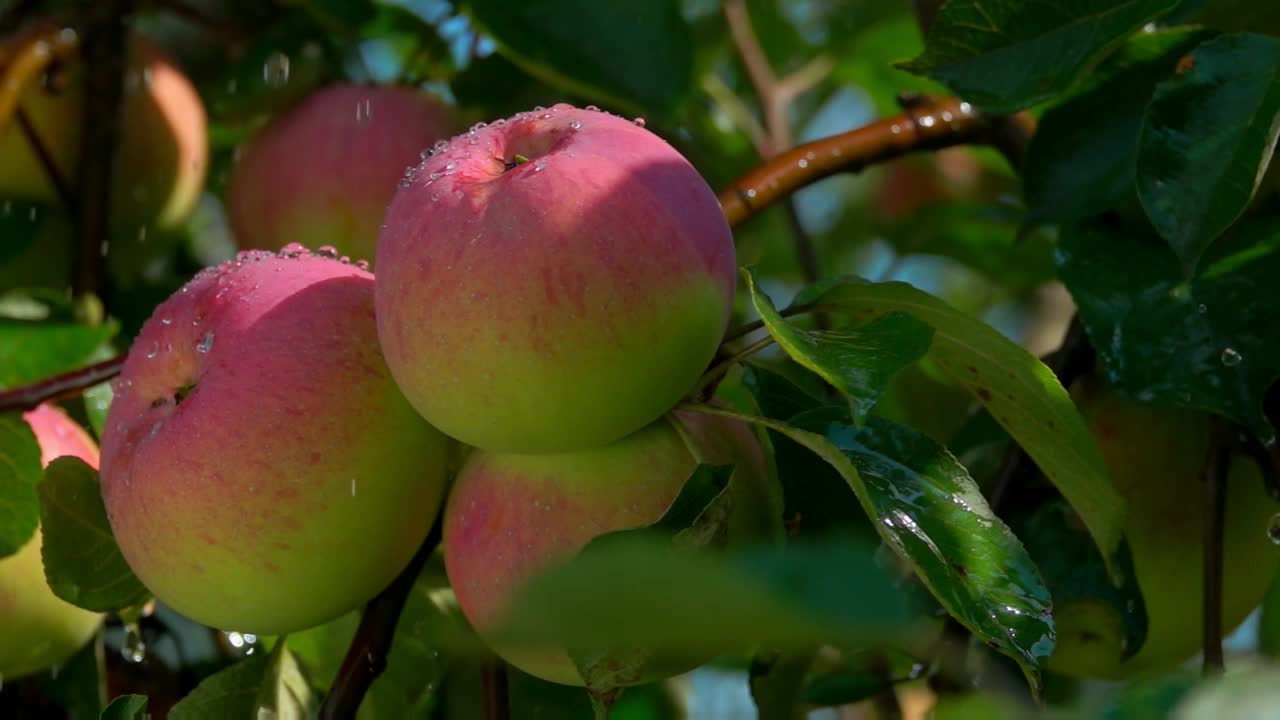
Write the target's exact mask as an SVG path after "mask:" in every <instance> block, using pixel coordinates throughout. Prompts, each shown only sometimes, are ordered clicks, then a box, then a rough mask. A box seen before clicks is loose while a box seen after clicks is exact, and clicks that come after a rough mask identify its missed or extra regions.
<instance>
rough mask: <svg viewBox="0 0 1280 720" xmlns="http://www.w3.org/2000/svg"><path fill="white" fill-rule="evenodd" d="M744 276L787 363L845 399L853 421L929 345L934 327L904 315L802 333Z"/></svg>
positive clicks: (752, 280) (857, 420) (925, 350)
mask: <svg viewBox="0 0 1280 720" xmlns="http://www.w3.org/2000/svg"><path fill="white" fill-rule="evenodd" d="M744 277H745V278H746V281H747V289H748V292H750V293H751V301H752V304H753V305H754V306H755V309H756V312H758V313H760V317H761V318H762V319H763V320H764V323H765V326H766V327H767V328H769V334H770V335H772V336H773V338H774V339H775V340H776V341H777V342H778V345H780V346H781V347H782V349H783V350H786V352H787V355H789V356H791V359H793V360H795V361H796V362H797V363H799V364H801V365H803V366H804V367H807V368H809V369H810V370H812V371H813V372H815V373H817V374H818V375H819V376H821V377H822V379H824V380H826V381H827V382H829V383H831V385H832V386H833V387H835V388H836V389H837V390H839V391H840V392H842V393H844V394H845V395H846V396H847V397H848V398H849V407H850V409H851V411H852V413H853V419H854V422H858V423H860V422H862V421H863V419H864V418H866V416H867V413H869V412H870V411H871V408H872V407H874V406H875V404H876V402H877V401H879V399H880V396H881V395H883V394H884V392H885V390H887V389H888V388H889V383H890V382H891V381H892V380H893V376H894V375H896V374H897V373H898V371H900V370H902V369H903V368H905V367H907V366H908V365H911V364H912V363H914V362H915V361H916V360H919V359H920V358H921V357H922V356H923V355H924V354H925V352H927V351H928V350H929V344H930V343H931V342H932V341H933V328H931V327H930V326H929V325H927V324H925V323H923V322H921V321H920V320H917V319H916V318H914V317H912V316H911V315H910V314H908V313H905V312H890V313H886V314H884V315H881V316H879V317H876V318H875V319H874V320H871V321H870V322H867V323H865V324H863V325H861V326H859V327H856V328H852V329H834V330H804V329H802V328H799V327H796V326H795V325H793V324H791V323H789V322H787V321H786V319H785V318H783V317H782V315H780V314H779V313H778V311H777V310H776V309H775V308H774V306H773V302H772V301H771V300H769V297H768V296H767V295H765V294H764V293H762V292H760V291H759V290H758V289H757V288H756V283H755V278H754V277H753V276H752V274H751V273H750V272H746V273H744Z"/></svg>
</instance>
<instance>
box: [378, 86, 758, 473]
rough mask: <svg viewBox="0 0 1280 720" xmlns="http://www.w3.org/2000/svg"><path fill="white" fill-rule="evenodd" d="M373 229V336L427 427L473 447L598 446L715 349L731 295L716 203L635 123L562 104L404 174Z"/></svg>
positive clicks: (695, 372)
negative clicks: (375, 237) (375, 275)
mask: <svg viewBox="0 0 1280 720" xmlns="http://www.w3.org/2000/svg"><path fill="white" fill-rule="evenodd" d="M385 223H386V224H385V227H384V228H383V230H382V234H381V235H380V236H379V239H378V283H377V289H376V295H377V306H378V338H379V340H380V341H381V342H382V348H383V352H385V353H386V356H387V364H388V365H389V366H390V367H391V372H392V375H394V376H395V378H396V382H398V383H399V384H400V387H401V389H403V390H404V392H405V395H406V396H408V398H409V401H410V402H412V403H413V405H414V407H416V408H417V409H418V411H419V412H421V413H422V414H423V416H424V417H425V418H427V420H429V421H430V422H431V423H432V424H433V425H435V426H436V427H438V428H440V429H441V430H442V431H444V432H445V433H448V434H449V435H452V436H453V437H456V438H458V439H459V440H461V441H463V442H465V443H467V444H469V445H474V446H476V447H481V448H485V449H488V450H495V451H506V452H525V453H534V452H562V451H569V450H581V449H584V448H590V447H598V446H601V445H605V444H607V443H610V442H613V441H615V440H618V439H620V438H622V437H624V436H626V435H628V434H630V433H633V432H635V431H637V430H639V429H640V428H642V427H644V426H645V425H647V424H648V423H650V422H652V421H653V420H656V419H657V418H658V417H660V416H661V415H662V414H663V413H664V412H666V411H667V410H668V409H669V408H670V407H672V406H673V405H674V404H675V403H676V402H677V401H678V400H679V399H680V397H681V396H682V395H684V394H685V393H687V392H688V391H689V390H690V389H691V388H692V386H693V385H694V383H695V382H696V381H697V379H698V376H699V375H700V374H701V373H702V371H703V370H704V369H705V367H706V365H707V362H708V361H709V360H710V359H711V357H712V356H713V355H714V354H715V351H716V346H717V345H718V344H719V342H720V339H721V337H722V336H723V333H724V329H725V325H726V323H727V322H728V319H729V311H730V309H731V305H732V301H733V292H734V287H735V268H734V249H733V237H732V236H731V235H730V233H729V226H728V224H727V222H726V221H725V217H724V214H723V212H722V211H721V209H720V205H719V204H718V203H717V202H716V196H715V194H714V193H713V192H712V191H711V189H710V188H709V187H708V186H707V183H706V182H705V181H704V180H703V179H702V177H701V176H699V175H698V172H697V171H696V170H695V169H694V168H693V166H692V165H690V164H689V162H688V161H687V160H685V158H684V157H683V156H681V155H680V153H679V152H677V151H676V150H675V149H674V148H672V147H671V146H670V145H668V144H667V143H666V142H664V141H663V140H662V139H661V138H659V137H658V136H657V135H654V134H653V133H651V132H649V131H648V130H645V129H644V128H643V127H641V126H639V125H637V124H634V123H632V122H631V121H628V120H624V119H622V118H619V117H616V116H614V115H609V114H607V113H603V112H599V111H594V110H580V109H577V108H573V107H570V106H568V105H557V106H555V107H552V108H549V109H546V110H538V111H535V112H531V113H521V114H518V115H516V116H515V117H513V118H511V119H510V120H506V121H500V122H496V123H493V124H491V125H488V126H486V127H478V126H477V127H476V128H473V129H472V130H471V131H470V132H468V133H465V134H463V135H460V136H458V137H456V138H454V139H453V140H451V141H449V142H448V143H447V145H441V146H440V147H439V149H438V150H437V151H436V152H435V154H434V155H432V156H431V157H428V158H427V159H426V160H425V161H424V162H423V163H422V164H421V165H419V166H418V167H417V168H415V169H414V171H413V172H412V173H411V175H410V176H409V177H407V178H406V179H405V181H404V182H403V183H402V185H401V187H400V189H399V191H398V192H397V193H396V195H395V198H394V199H393V200H392V201H391V205H390V207H388V208H387V214H386V218H385Z"/></svg>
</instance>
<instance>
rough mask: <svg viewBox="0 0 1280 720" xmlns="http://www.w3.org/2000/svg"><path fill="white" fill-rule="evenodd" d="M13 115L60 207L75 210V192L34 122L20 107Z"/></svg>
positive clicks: (69, 210) (70, 210)
mask: <svg viewBox="0 0 1280 720" xmlns="http://www.w3.org/2000/svg"><path fill="white" fill-rule="evenodd" d="M14 117H15V118H16V119H17V120H18V128H19V129H21V130H22V135H23V139H25V140H26V141H27V145H29V146H31V151H32V152H34V153H35V154H36V159H37V160H39V161H40V168H41V169H42V170H44V175H45V177H46V178H48V180H49V184H50V185H52V186H53V191H54V192H55V193H57V194H58V199H59V200H60V201H61V202H62V207H63V208H64V209H65V210H66V211H68V212H75V208H76V196H75V193H74V192H73V191H72V189H71V185H70V184H69V183H68V182H67V179H66V178H65V177H63V176H62V171H61V170H59V169H58V163H57V161H55V160H54V159H53V154H52V153H51V152H49V147H48V146H47V145H45V144H44V140H42V139H40V131H39V129H38V128H36V126H35V123H33V122H31V118H30V116H28V115H27V111H26V110H23V109H22V108H18V109H17V112H15V113H14Z"/></svg>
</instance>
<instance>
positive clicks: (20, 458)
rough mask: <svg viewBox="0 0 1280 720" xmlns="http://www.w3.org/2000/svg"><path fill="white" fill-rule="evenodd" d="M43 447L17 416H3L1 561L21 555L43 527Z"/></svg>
mask: <svg viewBox="0 0 1280 720" xmlns="http://www.w3.org/2000/svg"><path fill="white" fill-rule="evenodd" d="M39 484H40V445H39V443H37V442H36V436H35V434H34V433H32V432H31V426H30V425H27V423H26V422H25V421H24V420H23V419H22V417H21V416H19V415H17V414H5V415H0V558H2V557H5V556H7V555H12V554H14V553H16V552H18V550H19V549H21V548H22V546H24V545H26V544H27V541H28V540H30V539H31V536H32V535H34V534H35V531H36V526H37V525H39V523H40V496H39V494H38V493H37V491H36V488H37V486H39Z"/></svg>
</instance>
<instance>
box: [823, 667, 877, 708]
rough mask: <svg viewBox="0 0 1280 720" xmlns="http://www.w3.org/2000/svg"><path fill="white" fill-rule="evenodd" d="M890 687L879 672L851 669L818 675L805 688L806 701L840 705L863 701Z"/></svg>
mask: <svg viewBox="0 0 1280 720" xmlns="http://www.w3.org/2000/svg"><path fill="white" fill-rule="evenodd" d="M888 687H890V685H889V683H887V682H886V681H885V678H884V677H882V676H881V675H880V674H879V673H874V672H871V671H870V670H858V669H849V670H847V671H845V672H836V673H830V674H826V675H818V676H816V677H814V678H813V679H811V680H810V681H809V684H808V685H806V686H805V688H804V701H805V703H807V704H809V705H820V706H824V707H839V706H841V705H852V704H853V703H856V702H862V701H863V700H866V699H867V698H870V697H874V696H875V695H876V694H878V693H880V692H882V691H884V690H885V689H886V688H888Z"/></svg>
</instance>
